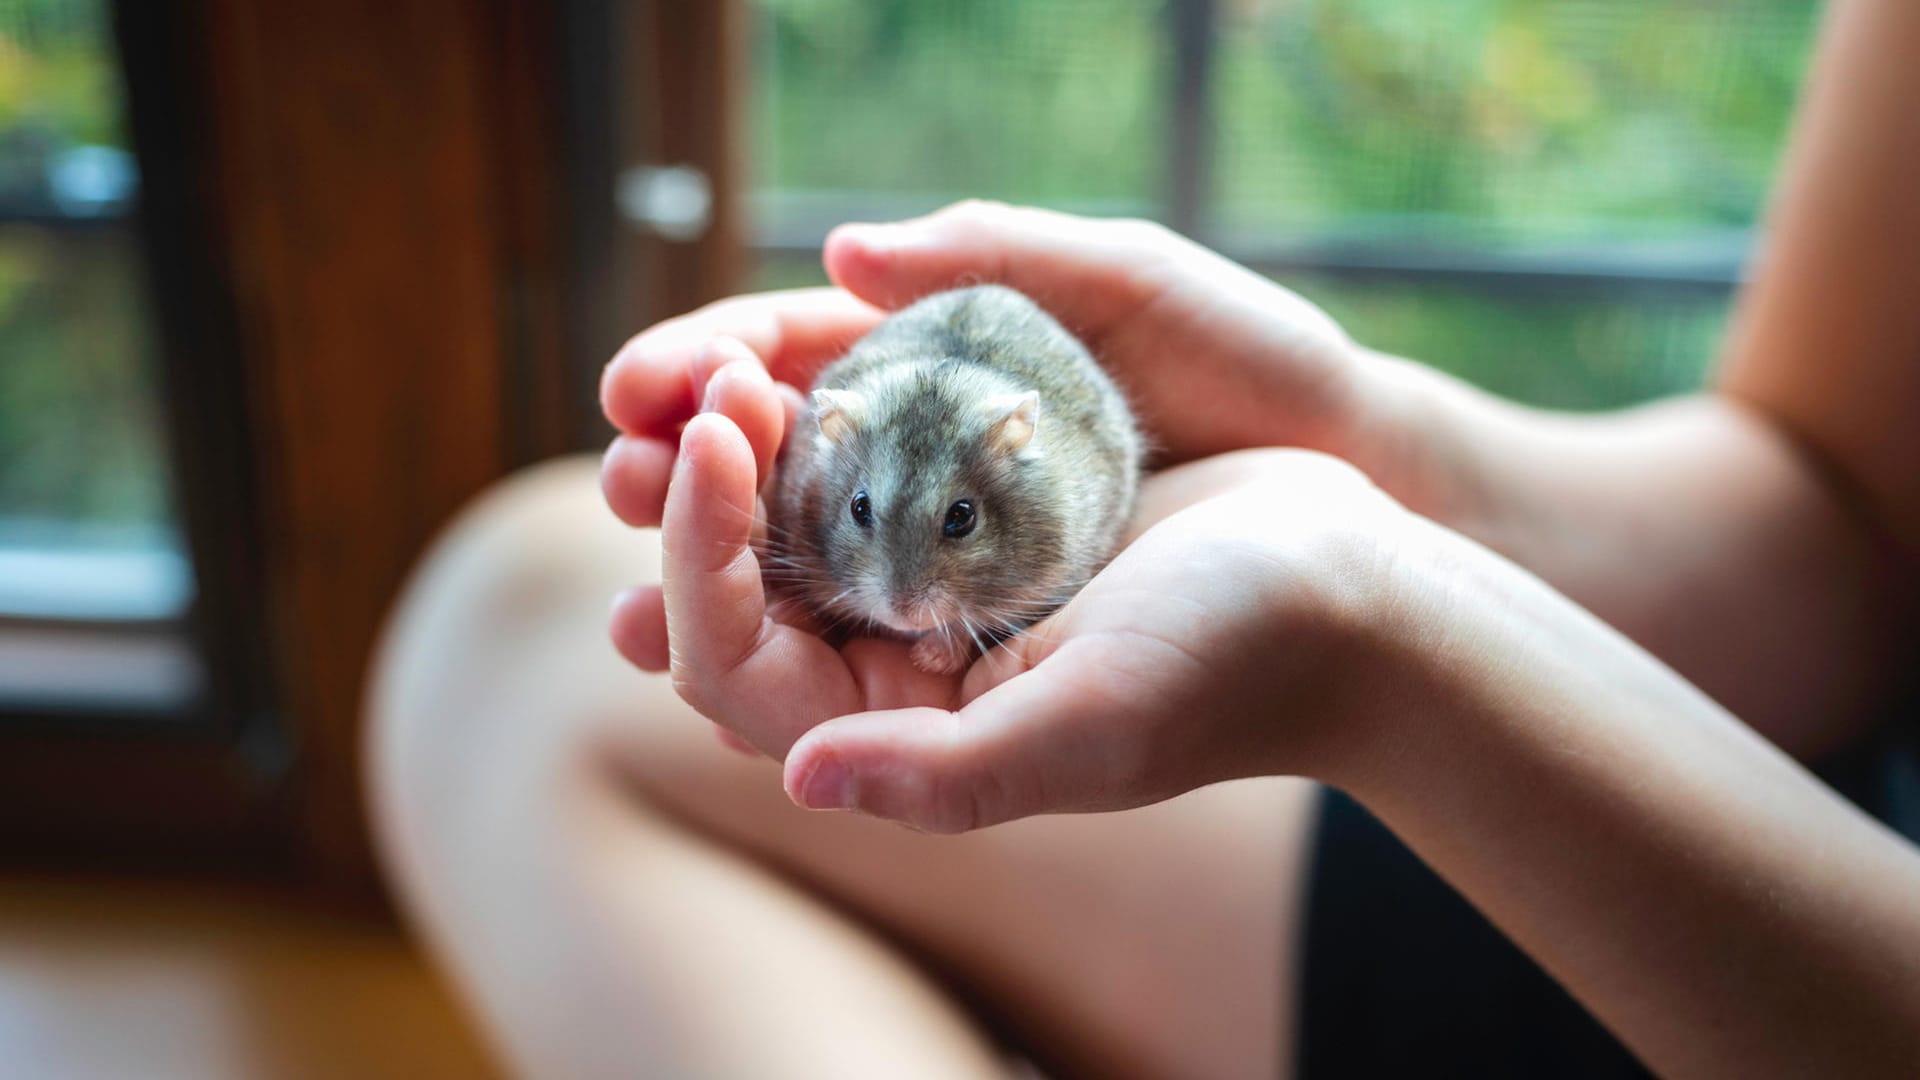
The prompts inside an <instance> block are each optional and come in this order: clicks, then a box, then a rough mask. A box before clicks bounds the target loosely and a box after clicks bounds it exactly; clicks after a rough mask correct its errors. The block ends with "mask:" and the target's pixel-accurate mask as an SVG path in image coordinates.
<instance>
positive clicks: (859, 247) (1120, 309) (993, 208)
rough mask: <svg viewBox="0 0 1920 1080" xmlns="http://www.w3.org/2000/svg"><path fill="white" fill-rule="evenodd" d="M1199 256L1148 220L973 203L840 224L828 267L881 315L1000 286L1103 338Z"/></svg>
mask: <svg viewBox="0 0 1920 1080" xmlns="http://www.w3.org/2000/svg"><path fill="white" fill-rule="evenodd" d="M1191 247H1192V245H1190V244H1188V243H1187V241H1185V240H1182V239H1180V237H1178V236H1177V235H1175V234H1174V233H1172V232H1170V231H1168V230H1167V229H1164V228H1162V227H1160V226H1158V225H1154V224H1151V223H1149V222H1145V221H1132V220H1101V219H1096V218H1083V217H1076V216H1074V215H1071V214H1061V213H1056V212H1054V211H1051V210H1038V209H1033V208H1028V207H1013V206H1006V205H1003V204H1000V203H991V202H980V201H968V202H961V203H955V204H953V205H951V206H948V207H946V208H945V209H943V210H939V211H936V212H934V213H932V214H929V215H927V216H926V217H921V218H914V219H912V220H909V221H901V222H895V223H892V224H885V225H871V224H849V225H842V226H840V227H839V228H837V229H835V230H834V231H833V232H832V233H831V234H830V235H829V236H828V237H827V243H826V250H825V253H824V256H823V260H824V262H825V263H826V268H827V274H828V276H829V277H831V278H832V279H833V281H834V283H835V284H837V285H839V286H840V287H841V288H843V289H845V290H847V291H848V292H850V293H853V294H854V295H855V296H858V297H859V298H861V299H862V300H865V301H867V302H868V303H871V304H876V305H878V306H880V307H884V308H890V309H891V308H900V307H905V306H906V305H907V304H910V303H912V302H913V301H915V300H917V299H919V298H920V297H922V296H926V295H929V294H931V293H936V292H940V291H942V290H945V289H952V288H957V287H960V286H964V285H979V284H983V283H988V282H993V283H998V284H1002V285H1009V286H1012V287H1013V288H1015V289H1018V290H1019V291H1021V292H1023V293H1026V294H1027V295H1028V296H1030V297H1032V298H1033V299H1034V300H1035V301H1036V302H1038V303H1039V304H1040V306H1041V307H1044V308H1046V309H1047V310H1048V311H1049V312H1051V313H1052V314H1053V316H1054V317H1055V318H1058V319H1060V320H1061V321H1063V322H1065V323H1067V324H1068V327H1069V329H1073V330H1076V331H1078V332H1083V333H1087V334H1091V335H1094V336H1098V335H1100V334H1101V333H1103V332H1104V331H1105V330H1106V329H1107V328H1109V327H1111V326H1113V325H1114V324H1115V323H1117V322H1118V321H1119V320H1120V319H1122V318H1123V317H1125V316H1126V315H1128V314H1130V313H1132V312H1134V311H1137V310H1139V309H1140V308H1141V307H1143V306H1144V305H1145V304H1146V302H1147V301H1148V300H1150V299H1151V298H1152V297H1153V295H1154V294H1156V293H1157V292H1158V291H1159V289H1160V285H1159V284H1158V282H1157V281H1156V280H1154V279H1155V275H1153V274H1150V273H1143V272H1142V271H1143V270H1146V269H1150V268H1151V267H1153V266H1156V265H1158V264H1160V263H1164V262H1166V261H1167V260H1169V259H1171V258H1174V257H1175V256H1176V255H1177V254H1178V253H1179V252H1181V251H1183V250H1186V249H1188V248H1191ZM1195 250H1197V249H1195Z"/></svg>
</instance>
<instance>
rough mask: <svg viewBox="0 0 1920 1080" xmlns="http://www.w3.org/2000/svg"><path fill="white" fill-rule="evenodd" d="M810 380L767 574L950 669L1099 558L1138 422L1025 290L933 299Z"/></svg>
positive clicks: (1132, 470) (1123, 503)
mask: <svg viewBox="0 0 1920 1080" xmlns="http://www.w3.org/2000/svg"><path fill="white" fill-rule="evenodd" d="M813 389H814V393H813V396H812V401H811V403H810V405H809V407H808V409H807V411H806V412H805V413H804V414H803V415H802V416H801V418H800V420H799V422H798V423H797V424H795V426H794V429H793V431H792V432H791V433H790V434H789V438H788V442H787V445H786V447H785V448H784V450H783V452H782V453H783V456H782V462H781V473H780V480H779V483H778V486H777V487H776V489H775V491H774V493H773V498H772V501H771V506H770V523H771V528H770V529H769V533H770V541H769V552H768V555H769V559H768V577H769V579H770V580H772V581H774V582H776V583H783V584H785V585H786V586H788V587H789V588H790V589H791V590H792V591H794V592H797V593H798V594H799V595H800V596H801V597H802V598H803V599H804V600H805V601H806V602H808V603H809V604H810V606H811V607H812V608H813V609H814V610H816V611H817V612H819V613H820V614H822V615H823V616H825V617H826V618H827V619H828V620H830V621H832V622H835V623H840V624H844V625H848V626H850V627H851V628H853V629H855V630H859V629H861V628H870V627H872V626H881V627H885V628H887V629H889V630H892V631H894V632H895V633H898V634H903V635H909V636H912V635H919V636H920V641H919V643H918V644H917V645H916V646H915V648H914V651H913V659H914V661H915V663H917V664H918V665H919V666H921V667H922V668H924V669H927V670H930V671H943V672H952V671H957V670H959V669H960V668H961V667H963V666H964V665H965V664H966V663H967V662H968V661H969V660H970V659H971V658H972V657H973V656H974V655H975V654H976V652H977V650H979V649H981V648H986V647H990V646H991V645H993V644H994V643H995V642H997V641H1000V640H1004V639H1005V638H1007V637H1010V636H1012V635H1013V634H1014V633H1016V632H1018V631H1019V630H1020V629H1021V628H1023V627H1025V626H1027V625H1029V624H1031V623H1033V622H1036V621H1038V620H1039V619H1041V618H1043V617H1045V616H1046V615H1047V614H1048V613H1050V612H1051V611H1053V610H1054V609H1056V608H1058V607H1059V606H1060V605H1061V604H1064V603H1065V602H1066V601H1067V600H1068V599H1069V598H1071V597H1072V595H1073V594H1074V593H1075V592H1076V591H1078V589H1079V588H1080V586H1081V585H1083V584H1085V583H1086V580H1087V579H1088V578H1089V577H1091V576H1092V575H1093V574H1094V572H1095V571H1097V570H1098V569H1099V568H1100V567H1101V566H1103V565H1104V564H1105V563H1106V561H1107V560H1108V559H1109V558H1111V557H1112V555H1113V552H1114V548H1115V546H1116V545H1117V544H1118V542H1119V539H1120V533H1121V530H1122V529H1123V528H1124V527H1125V525H1126V522H1127V519H1128V517H1129V516H1130V515H1131V514H1132V512H1133V504H1134V497H1135V492H1136V490H1137V488H1138V486H1139V479H1140V468H1141V458H1142V454H1143V449H1142V442H1141V437H1140V433H1139V431H1138V429H1137V428H1136V426H1135V424H1134V420H1133V416H1132V413H1131V412H1130V411H1129V410H1128V408H1127V404H1126V399H1125V398H1124V397H1123V396H1122V395H1121V393H1120V391H1119V389H1118V388H1116V387H1115V386H1114V384H1113V381H1112V380H1111V379H1109V378H1108V377H1107V375H1106V373H1105V372H1103V371H1102V370H1101V369H1100V367H1099V365H1098V364H1097V363H1095V362H1094V359H1093V357H1092V356H1091V355H1089V354H1088V352H1087V350H1086V348H1085V346H1083V345H1081V344H1080V342H1079V341H1077V340H1076V339H1075V338H1074V337H1073V335H1071V334H1069V333H1068V332H1067V331H1066V330H1065V329H1064V328H1062V327H1061V326H1060V324H1059V323H1057V322H1055V321H1054V320H1053V318H1052V317H1051V316H1049V315H1048V314H1047V313H1046V312H1044V311H1042V310H1041V309H1040V308H1039V307H1038V306H1037V305H1036V304H1034V302H1033V301H1031V300H1029V299H1027V298H1026V297H1025V296H1023V295H1021V294H1020V293H1018V292H1015V291H1014V290H1012V289H1008V288H1005V287H1002V286H997V285H983V286H978V287H974V288H968V289H957V290H954V291H952V292H944V293H939V294H936V295H933V296H929V297H927V298H926V299H923V300H921V301H919V302H918V303H916V304H914V305H912V306H911V307H908V308H905V309H903V310H901V311H899V312H898V313H896V314H894V315H892V316H890V317H889V318H887V319H886V320H885V321H884V322H882V323H881V324H880V325H879V326H878V327H876V328H875V329H874V330H873V331H872V332H871V333H869V334H868V335H867V336H866V337H864V338H862V339H861V340H860V341H859V342H858V343H856V344H855V345H854V346H853V348H852V350H851V351H849V352H848V353H847V355H846V356H845V357H843V358H841V359H840V360H837V361H835V362H834V363H832V364H831V365H829V366H828V367H827V368H825V369H824V370H822V371H821V372H820V375H819V377H818V379H816V380H815V382H814V387H813ZM862 494H864V495H865V499H864V502H863V505H862V506H861V507H860V508H859V509H862V510H864V511H865V513H864V522H865V523H863V520H862V516H861V515H856V512H855V511H856V507H855V500H856V499H857V498H858V497H859V496H861V495H862ZM963 503H964V504H969V505H970V508H971V511H972V514H971V529H970V531H966V530H965V528H964V526H965V525H966V523H967V522H966V518H967V517H968V515H967V514H966V513H964V512H962V511H961V510H960V509H957V508H958V507H959V506H960V504H963ZM956 533H958V535H955V534H956Z"/></svg>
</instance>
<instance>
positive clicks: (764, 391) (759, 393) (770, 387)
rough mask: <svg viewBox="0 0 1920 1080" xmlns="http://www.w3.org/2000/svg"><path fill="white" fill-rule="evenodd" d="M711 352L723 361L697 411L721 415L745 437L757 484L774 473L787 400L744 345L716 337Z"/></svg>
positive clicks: (783, 431) (785, 417)
mask: <svg viewBox="0 0 1920 1080" xmlns="http://www.w3.org/2000/svg"><path fill="white" fill-rule="evenodd" d="M710 352H711V354H712V355H713V356H715V357H716V358H719V359H722V360H724V361H725V362H724V363H723V364H721V366H720V368H719V369H718V370H717V371H715V372H714V373H713V376H712V377H711V378H710V379H709V380H708V381H707V383H706V390H705V393H704V396H703V400H702V403H701V406H700V411H701V412H717V413H722V414H724V415H725V416H726V417H727V419H729V420H732V421H733V423H734V426H736V427H738V428H739V429H740V431H741V433H742V434H744V435H745V436H746V437H747V443H748V444H749V445H750V446H752V447H753V462H754V469H755V476H756V487H758V485H759V484H761V483H764V482H765V481H766V480H767V478H768V477H770V476H771V475H772V474H773V459H774V455H775V454H776V453H778V452H779V450H780V439H781V438H782V436H784V435H785V434H786V430H787V410H786V403H785V401H784V400H783V399H782V398H781V396H780V394H779V393H778V392H777V391H776V390H775V389H774V382H773V379H772V378H771V377H769V376H768V375H767V369H766V368H763V367H761V366H760V361H759V359H758V358H757V357H755V356H754V355H753V354H752V353H751V352H748V351H747V347H746V346H745V345H742V344H741V343H740V342H738V341H735V340H734V339H732V338H716V339H714V342H713V345H712V348H711V350H710Z"/></svg>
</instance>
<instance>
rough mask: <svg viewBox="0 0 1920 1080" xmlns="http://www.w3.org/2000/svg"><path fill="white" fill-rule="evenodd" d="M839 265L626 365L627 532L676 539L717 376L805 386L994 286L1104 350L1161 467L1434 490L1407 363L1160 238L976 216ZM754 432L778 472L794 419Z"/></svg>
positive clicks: (898, 232) (913, 228)
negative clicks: (1251, 468)
mask: <svg viewBox="0 0 1920 1080" xmlns="http://www.w3.org/2000/svg"><path fill="white" fill-rule="evenodd" d="M825 263H826V268H827V272H828V274H829V275H830V276H831V277H832V279H833V280H834V282H835V283H836V286H837V287H832V288H822V289H802V290H795V291H788V292H773V293H763V294H759V295H754V296H745V297H737V298H734V299H731V300H725V301H721V302H719V303H716V304H713V305H709V306H708V307H706V308H702V309H701V310H699V311H696V312H693V313H691V314H689V315H685V316H682V317H680V318H677V319H671V320H669V321H667V322H664V323H661V324H660V325H658V326H655V327H653V328H652V329H649V330H647V331H645V332H644V333H642V334H640V335H639V336H637V337H635V338H634V339H633V340H632V341H630V342H628V343H627V345H626V346H625V347H624V348H622V349H621V351H620V353H619V354H618V355H617V356H616V357H615V358H614V359H613V360H612V362H611V363H609V364H608V366H607V369H606V372H605V375H604V377H603V379H602V382H601V402H602V406H603V408H604V409H605V411H606V414H607V417H608V418H609V419H610V420H611V421H612V422H613V423H614V425H615V426H616V427H618V428H619V429H620V431H621V433H622V434H621V436H620V438H619V439H617V440H616V441H615V443H614V445H613V447H612V449H611V450H610V451H609V452H608V455H607V460H606V491H607V498H608V501H609V503H610V504H611V505H612V506H613V508H614V509H615V511H616V512H617V513H619V514H620V516H621V517H622V518H623V519H625V520H627V521H629V522H631V523H633V524H638V525H651V524H656V523H658V521H659V515H660V511H661V507H662V506H663V505H664V499H665V490H666V477H667V470H668V469H669V468H670V466H671V463H672V461H673V456H674V445H675V439H676V438H677V435H678V431H679V429H680V427H681V426H682V425H683V424H685V423H686V422H687V420H689V419H690V418H691V417H692V416H693V415H694V414H695V413H696V412H698V411H700V409H701V408H702V406H703V404H704V405H707V406H711V405H713V404H714V400H713V399H714V398H715V397H716V396H725V395H726V394H727V393H728V392H729V390H728V388H727V387H726V386H724V385H723V386H721V387H718V388H717V389H716V387H715V385H714V376H715V373H716V372H719V371H720V370H722V369H723V368H726V367H727V366H728V365H729V363H730V361H732V360H736V359H745V360H749V361H751V362H753V363H754V364H756V365H758V366H760V367H761V369H762V371H763V372H764V373H765V374H766V375H768V376H769V377H770V378H771V379H772V380H773V381H774V382H775V384H776V385H779V386H784V387H802V388H804V387H806V386H808V385H809V384H810V383H811V382H812V379H813V376H814V374H815V373H816V372H818V371H819V369H820V368H821V367H822V366H824V365H825V364H827V363H828V362H830V361H832V360H833V359H835V358H837V357H838V356H840V355H841V354H842V353H844V352H845V351H846V349H847V348H848V347H849V346H850V345H851V344H852V343H853V342H854V341H855V340H857V339H858V338H859V337H860V336H861V335H862V334H864V333H866V332H867V331H868V330H870V329H871V328H872V327H873V326H874V325H875V324H876V323H877V322H879V320H880V319H881V318H882V317H883V316H884V314H885V312H886V311H888V310H891V309H895V308H898V307H901V306H904V305H906V304H908V303H910V302H912V301H913V300H915V299H918V298H919V297H921V296H925V295H927V294H929V293H933V292H938V291H940V290H942V289H948V288H953V287H956V286H959V285H966V284H978V283H981V282H989V281H991V282H999V283H1003V284H1007V285H1011V286H1013V287H1014V288H1017V289H1019V290H1021V291H1022V292H1025V293H1026V294H1028V295H1029V296H1031V297H1033V298H1034V299H1035V300H1036V301H1038V302H1039V303H1040V305H1041V306H1042V307H1045V308H1046V309H1047V310H1048V311H1050V312H1051V313H1052V314H1053V315H1054V316H1055V317H1056V318H1058V319H1060V321H1061V322H1062V323H1063V324H1064V325H1065V326H1066V327H1067V328H1068V329H1069V330H1071V331H1073V332H1074V333H1075V334H1077V335H1078V336H1080V337H1081V338H1082V339H1083V340H1084V341H1085V342H1086V343H1087V344H1088V346H1089V347H1090V348H1091V349H1092V350H1093V353H1094V355H1095V356H1096V357H1098V358H1099V359H1100V361H1101V363H1102V364H1103V365H1104V366H1105V367H1106V368H1107V369H1108V370H1109V371H1110V372H1111V373H1112V374H1113V375H1114V376H1115V378H1116V379H1117V381H1119V383H1120V384H1121V385H1122V386H1123V387H1124V388H1125V389H1126V390H1127V392H1128V396H1129V398H1130V399H1131V401H1132V402H1133V404H1134V407H1135V409H1136V410H1137V411H1138V412H1139V414H1140V416H1141V420H1142V422H1143V425H1144V426H1145V428H1146V430H1147V431H1148V432H1149V433H1150V435H1151V437H1152V439H1153V441H1154V445H1155V447H1156V450H1157V454H1156V458H1157V463H1158V464H1162V465H1164V464H1171V463H1178V462H1182V461H1189V460H1193V459H1195V458H1199V457H1203V456H1206V455H1209V454H1216V453H1220V452H1223V451H1227V450H1236V449H1243V448H1249V447H1262V446H1296V447H1304V448H1307V449H1315V450H1321V451H1325V452H1327V453H1331V454H1334V455H1336V456H1339V457H1341V458H1343V459H1345V460H1348V461H1351V462H1353V463H1354V464H1356V465H1357V466H1359V467H1360V468H1361V469H1362V470H1363V471H1365V472H1367V473H1368V474H1369V475H1371V476H1373V477H1374V479H1375V480H1376V482H1379V483H1381V484H1382V485H1383V486H1385V487H1386V488H1387V489H1388V490H1390V491H1394V492H1395V493H1396V495H1399V496H1401V497H1402V498H1403V500H1404V499H1405V497H1406V496H1407V494H1408V489H1410V488H1413V487H1416V486H1419V485H1418V483H1417V482H1416V481H1414V480H1412V479H1410V477H1412V476H1413V474H1415V473H1417V472H1419V471H1420V469H1421V468H1423V466H1422V462H1423V461H1424V460H1425V458H1426V455H1424V454H1423V453H1422V452H1421V450H1420V448H1419V446H1418V440H1417V439H1415V438H1412V437H1411V436H1410V435H1409V434H1408V431H1407V430H1406V429H1407V425H1406V424H1405V423H1403V422H1402V421H1400V420H1396V419H1393V418H1392V416H1393V414H1394V412H1395V409H1394V405H1393V401H1394V398H1393V391H1392V389H1391V387H1392V386H1393V382H1392V380H1391V379H1390V378H1388V377H1387V376H1386V375H1385V372H1386V371H1387V370H1388V368H1389V366H1390V362H1389V361H1386V360H1384V359H1383V358H1381V357H1379V356H1377V355H1374V354H1371V353H1369V352H1367V351H1366V350H1364V349H1360V348H1358V347H1356V346H1355V345H1354V344H1353V343H1352V342H1351V341H1349V340H1348V338H1347V336H1346V335H1345V334H1344V333H1343V332H1342V331H1341V330H1340V328H1339V327H1338V326H1337V325H1336V324H1335V323H1334V322H1333V320H1331V319H1330V318H1328V317H1327V316H1326V314H1325V313H1323V312H1322V311H1320V310H1319V309H1318V308H1316V307H1314V306H1313V305H1312V304H1310V303H1308V302H1307V301H1305V300H1303V299H1301V298H1300V297H1299V296H1297V295H1295V294H1293V293H1291V292H1289V291H1287V290H1285V289H1283V288H1280V287H1279V286H1277V285H1275V284H1273V283H1272V282H1270V281H1268V280H1266V279H1265V278H1262V277H1260V276H1259V275H1257V274H1254V273H1252V272H1250V271H1248V270H1246V269H1244V268H1242V267H1240V266H1237V265H1235V264H1234V263H1232V262H1230V261H1228V260H1226V259H1224V258H1221V257H1220V256H1218V255H1216V254H1214V253H1213V252H1211V251H1208V250H1207V249H1205V248H1203V247H1200V246H1199V245H1197V244H1194V243H1192V242H1190V241H1188V240H1185V239H1183V238H1181V237H1180V236H1178V235H1176V234H1174V233H1172V232H1170V231H1168V230H1167V229H1164V228H1161V227H1160V226H1158V225H1153V224H1149V223H1147V222H1141V221H1117V220H1100V219H1091V218H1081V217H1075V216H1072V215H1067V214H1059V213H1053V212H1050V211H1045V210H1036V209H1025V208H1016V207H1008V206H1001V205H998V204H992V203H980V202H967V203H960V204H957V205H955V206H951V207H948V208H947V209H945V210H942V211H940V212H938V213H935V214H932V215H929V216H927V217H924V218H919V219H915V220H912V221H905V222H899V223H894V224H885V225H866V224H855V225H845V226H842V227H841V228H839V229H836V230H835V231H834V232H833V234H832V235H831V236H830V237H828V240H827V245H826V251H825ZM736 377H739V378H743V379H744V378H747V377H749V376H746V375H744V374H741V375H737V376H736ZM789 400H795V399H794V398H793V397H792V395H789ZM741 427H742V430H743V432H744V433H745V434H746V436H747V439H748V441H749V443H750V444H751V445H752V447H753V450H754V454H755V456H756V458H757V459H759V460H760V461H761V462H762V465H763V466H764V464H765V463H766V462H767V461H768V460H770V459H771V457H772V456H773V454H774V453H775V452H776V450H777V449H778V447H779V445H780V438H781V434H782V432H783V431H784V422H783V414H782V413H780V412H778V411H775V412H772V413H769V414H767V415H764V416H762V417H756V418H752V419H749V420H746V421H744V422H743V423H742V424H741ZM763 472H764V470H763Z"/></svg>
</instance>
